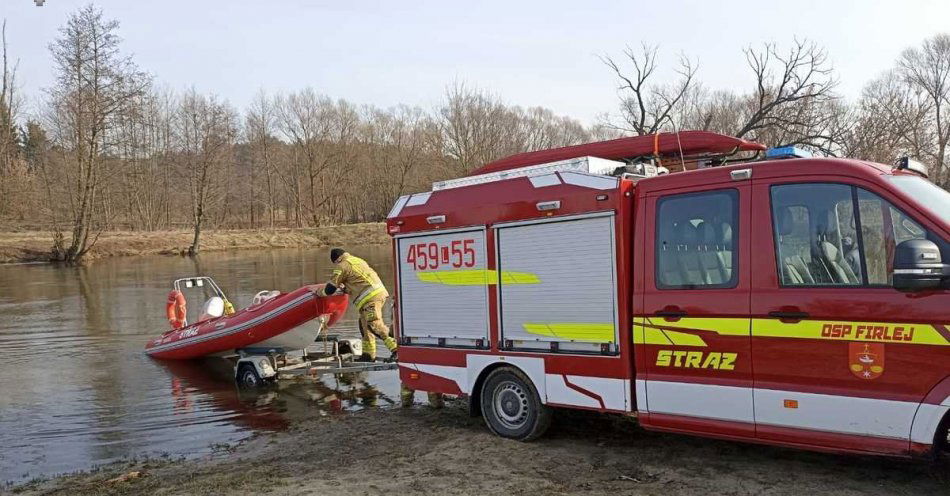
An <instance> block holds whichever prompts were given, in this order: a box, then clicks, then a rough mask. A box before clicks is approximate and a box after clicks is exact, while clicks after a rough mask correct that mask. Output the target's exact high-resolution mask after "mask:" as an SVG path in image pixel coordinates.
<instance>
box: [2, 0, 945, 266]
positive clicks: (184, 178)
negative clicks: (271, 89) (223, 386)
mask: <svg viewBox="0 0 950 496" xmlns="http://www.w3.org/2000/svg"><path fill="white" fill-rule="evenodd" d="M5 26H6V25H5V23H4V28H3V37H2V40H0V41H2V43H0V49H2V51H0V56H2V79H0V229H5V230H44V231H52V232H54V243H53V246H52V247H51V258H53V259H58V260H66V261H79V260H81V259H82V257H83V256H84V255H85V254H86V253H88V250H89V249H90V247H91V246H93V245H94V243H95V241H96V239H97V238H98V236H99V234H100V233H102V232H103V231H115V230H131V231H160V230H172V229H177V230H181V229H187V230H189V231H191V232H192V233H193V237H192V243H191V251H192V252H193V253H197V252H198V251H199V250H200V248H201V244H200V241H201V232H202V231H204V230H208V229H224V228H227V229H234V228H276V227H315V226H322V225H331V224H346V223H356V222H371V221H378V220H382V219H383V218H385V215H386V213H387V212H388V211H389V209H390V207H391V206H392V204H393V203H394V201H395V199H396V198H397V197H398V196H400V195H402V194H407V193H412V192H418V191H423V190H427V189H428V188H429V185H430V184H431V183H432V182H433V181H436V180H440V179H446V178H451V177H456V176H459V175H463V174H465V173H467V172H468V171H470V170H472V169H474V168H476V167H478V166H480V165H482V164H485V163H487V162H490V161H493V160H496V159H498V158H501V157H504V156H507V155H511V154H514V153H519V152H524V151H531V150H537V149H544V148H551V147H558V146H566V145H572V144H578V143H584V142H589V141H598V140H603V139H610V138H615V137H620V136H630V135H645V134H652V133H656V132H667V131H678V130H687V129H698V130H708V131H714V132H720V133H723V134H729V135H733V136H738V137H742V138H745V139H749V140H753V141H759V142H762V143H765V144H768V145H770V146H781V145H790V144H791V145H798V146H802V147H805V148H808V149H810V150H811V151H813V152H815V153H817V154H821V155H828V156H847V157H856V158H863V159H868V160H874V161H878V162H882V163H893V161H894V160H895V159H896V158H897V157H898V156H901V155H910V156H913V157H915V158H917V159H919V160H921V161H924V162H925V163H927V164H928V165H929V166H930V167H931V171H932V179H933V180H934V181H935V182H936V183H938V184H940V185H941V186H943V187H947V186H948V184H950V164H948V158H947V145H948V143H950V35H939V36H936V37H934V38H931V39H928V40H925V41H924V42H923V43H922V44H921V45H920V46H916V47H908V48H907V49H906V50H904V52H903V53H902V54H901V55H900V57H899V58H898V60H896V61H894V64H893V68H892V69H890V70H888V71H886V72H885V73H883V74H881V75H880V76H879V77H878V78H876V79H874V80H873V81H870V82H868V83H867V84H866V85H865V86H864V90H863V91H862V93H861V95H860V97H859V98H858V99H857V100H856V101H853V102H852V101H847V100H846V99H845V98H843V97H842V96H841V95H840V94H839V93H838V92H837V91H836V89H837V84H838V77H837V75H836V73H835V70H834V68H833V66H832V65H831V63H830V61H829V57H828V54H827V53H826V52H825V50H824V49H823V48H822V47H820V46H818V45H816V44H814V43H812V42H809V41H807V40H792V41H791V42H790V43H788V44H787V46H785V45H777V44H773V43H766V44H762V45H758V46H750V47H749V48H747V49H746V50H745V59H746V62H747V64H746V66H745V67H741V68H739V67H737V68H736V69H737V74H738V76H737V81H738V83H737V84H739V85H740V87H742V88H745V90H713V89H709V88H707V87H705V86H704V85H703V84H702V82H701V80H700V77H699V72H698V66H699V64H698V62H697V61H695V60H692V59H690V58H689V57H687V56H685V55H683V56H681V57H680V59H679V60H678V62H677V63H675V64H674V65H673V66H670V67H669V69H672V71H673V74H675V76H674V77H673V78H672V79H665V80H661V79H660V76H659V75H658V74H659V73H661V72H664V71H663V69H666V68H665V67H664V66H663V65H662V63H661V58H660V57H659V50H658V48H657V47H656V46H650V45H643V46H640V47H638V48H636V49H634V48H629V47H628V48H627V49H625V50H623V51H622V52H619V53H618V54H617V55H615V56H614V55H604V56H603V57H602V60H603V62H604V77H605V78H613V80H615V81H616V82H617V95H618V107H617V108H616V109H615V110H614V111H612V112H606V113H604V114H603V116H602V117H601V118H600V119H599V120H598V122H597V123H594V124H591V125H585V124H584V123H582V122H580V121H578V120H576V119H573V118H571V117H568V116H561V115H557V114H555V113H554V112H552V111H551V110H549V109H545V108H539V107H532V108H524V107H520V106H517V105H511V104H509V103H507V102H505V101H504V100H503V99H502V98H501V97H499V96H498V95H497V94H495V93H493V92H491V91H487V90H484V89H480V88H477V87H475V86H471V85H468V84H466V83H462V82H455V83H451V84H449V85H448V86H447V87H446V90H445V94H444V95H443V97H442V100H441V102H440V103H439V104H438V105H436V106H435V107H434V108H420V107H413V106H406V105H401V106H396V107H393V108H377V107H374V106H370V105H361V104H358V103H355V102H349V101H346V100H342V99H334V98H332V96H329V95H324V94H321V93H320V92H319V91H317V90H315V89H313V88H302V89H300V90H297V91H293V92H289V93H282V94H272V93H268V92H267V91H266V90H264V89H262V90H260V92H259V93H258V94H257V96H256V98H255V99H254V100H253V102H252V103H251V104H250V105H249V106H248V107H247V108H244V109H238V108H235V107H234V106H232V105H231V104H230V103H229V102H227V101H226V100H223V99H221V98H220V97H218V96H216V95H215V94H213V93H200V92H197V91H196V90H194V89H186V90H181V91H176V90H170V89H167V88H164V87H163V86H162V85H161V84H160V83H159V81H158V79H157V77H156V76H155V75H152V74H150V73H148V72H147V71H145V70H143V69H141V68H140V67H138V66H137V65H136V63H135V61H134V60H133V59H132V58H131V57H130V56H128V55H126V54H125V53H124V52H123V50H122V42H121V38H120V37H119V36H118V31H119V24H118V22H116V21H114V20H110V19H108V18H107V17H106V16H105V15H104V13H103V12H102V11H101V10H99V9H97V8H95V7H94V6H92V5H90V6H87V7H84V8H82V9H79V10H77V11H76V12H74V13H73V14H71V15H70V16H69V18H68V19H67V20H66V23H65V24H64V25H63V26H62V27H61V29H60V34H59V36H58V38H57V39H56V40H54V41H53V42H52V43H50V45H49V50H50V53H51V55H52V60H53V61H54V64H55V67H54V69H55V75H56V79H55V81H54V83H53V84H52V86H51V87H49V88H47V89H46V90H45V91H44V92H43V94H42V95H29V99H28V98H27V96H26V95H23V94H22V93H21V92H20V90H19V88H18V83H17V79H16V60H17V59H16V54H14V53H8V49H7V48H8V45H7V40H6V35H5V32H6V29H5ZM609 50H610V47H605V51H608V52H609ZM740 71H741V72H740ZM743 74H744V75H743ZM28 100H29V101H30V102H31V105H29V108H28V107H27V105H26V102H27V101H28ZM33 102H35V103H33Z"/></svg>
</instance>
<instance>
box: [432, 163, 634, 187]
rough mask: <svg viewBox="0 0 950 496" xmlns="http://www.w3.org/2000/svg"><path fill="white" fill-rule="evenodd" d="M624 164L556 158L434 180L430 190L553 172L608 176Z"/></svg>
mask: <svg viewBox="0 0 950 496" xmlns="http://www.w3.org/2000/svg"><path fill="white" fill-rule="evenodd" d="M625 165H626V164H625V163H623V162H618V161H616V160H607V159H603V158H597V157H577V158H571V159H567V160H558V161H557V162H548V163H545V164H536V165H529V166H525V167H518V168H514V169H507V170H503V171H498V172H489V173H486V174H478V175H475V176H466V177H460V178H458V179H448V180H446V181H436V182H434V183H432V191H441V190H445V189H452V188H461V187H463V186H472V185H475V184H485V183H491V182H495V181H503V180H505V179H514V178H516V177H533V176H542V175H545V174H551V173H554V172H585V173H588V174H597V175H605V176H608V175H611V174H612V173H613V172H614V171H615V170H617V168H618V167H624V166H625Z"/></svg>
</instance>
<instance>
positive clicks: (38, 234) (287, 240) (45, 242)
mask: <svg viewBox="0 0 950 496" xmlns="http://www.w3.org/2000/svg"><path fill="white" fill-rule="evenodd" d="M191 238H192V233H191V231H188V230H180V231H151V232H147V231H107V232H104V233H102V235H101V236H100V237H99V239H98V241H96V243H95V245H94V246H93V247H92V250H91V251H90V252H89V254H88V255H87V260H94V259H98V258H106V257H117V256H135V255H184V254H185V253H187V251H188V247H189V246H190V245H191ZM389 239H390V238H389V236H388V235H387V234H386V225H385V224H383V223H366V224H347V225H340V226H324V227H316V228H308V229H234V230H215V231H207V232H204V233H202V235H201V251H202V252H213V251H221V250H242V249H254V248H257V249H260V248H297V247H315V246H331V245H333V246H337V245H339V246H347V245H354V244H359V245H372V244H385V243H388V242H389ZM52 246H53V233H52V232H47V231H22V232H17V231H14V232H0V263H26V262H47V261H49V254H50V249H51V248H52Z"/></svg>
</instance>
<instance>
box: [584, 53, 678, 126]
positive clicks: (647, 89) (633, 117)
mask: <svg viewBox="0 0 950 496" xmlns="http://www.w3.org/2000/svg"><path fill="white" fill-rule="evenodd" d="M657 51H658V48H657V47H655V46H650V45H646V44H644V45H642V46H641V48H640V51H639V52H637V51H634V50H633V49H632V48H630V47H627V48H626V49H625V50H624V52H623V54H624V57H625V58H626V59H627V61H628V62H629V63H630V65H632V66H633V70H632V72H630V73H626V72H625V71H624V69H622V68H621V66H620V64H619V63H617V62H616V61H615V60H614V59H613V58H611V57H609V56H604V57H601V60H602V61H603V62H604V63H605V64H606V65H607V67H609V68H610V69H611V70H612V71H613V72H614V75H616V77H617V79H619V80H620V86H619V87H618V88H617V91H618V94H619V96H620V117H621V119H622V122H620V123H614V122H611V121H607V122H605V124H606V125H609V126H613V127H615V128H617V129H620V130H622V131H624V132H626V133H632V134H635V135H645V134H654V133H658V132H660V131H661V130H663V129H668V128H669V124H670V121H671V120H672V118H673V114H674V113H675V112H676V111H677V109H678V108H679V107H680V106H681V104H682V102H683V100H684V98H685V97H686V96H687V95H688V94H689V92H690V90H691V89H693V87H694V79H695V77H696V66H695V64H694V63H693V62H692V61H690V60H689V59H688V58H686V57H685V56H681V57H680V60H679V65H678V67H676V69H674V71H675V72H676V74H677V78H676V81H675V82H673V83H672V84H666V85H664V84H655V83H654V82H653V80H651V78H652V77H653V76H654V75H655V73H656V70H657Z"/></svg>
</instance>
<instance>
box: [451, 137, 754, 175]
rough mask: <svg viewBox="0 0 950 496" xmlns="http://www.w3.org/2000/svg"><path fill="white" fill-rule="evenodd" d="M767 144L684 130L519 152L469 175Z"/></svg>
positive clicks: (727, 150)
mask: <svg viewBox="0 0 950 496" xmlns="http://www.w3.org/2000/svg"><path fill="white" fill-rule="evenodd" d="M765 149H766V147H765V145H761V144H759V143H754V142H752V141H746V140H744V139H740V138H736V137H733V136H726V135H724V134H717V133H710V132H706V131H681V132H679V133H659V134H650V135H647V136H632V137H629V138H619V139H614V140H610V141H598V142H596V143H585V144H583V145H574V146H565V147H563V148H553V149H550V150H539V151H536V152H526V153H519V154H517V155H512V156H510V157H505V158H503V159H501V160H496V161H494V162H491V163H488V164H485V165H483V166H482V167H480V168H478V169H475V170H474V171H472V172H471V173H470V174H469V175H470V176H475V175H478V174H487V173H489V172H498V171H503V170H508V169H515V168H518V167H525V166H528V165H536V164H544V163H548V162H556V161H558V160H567V159H571V158H577V157H597V158H604V159H609V160H621V159H630V158H635V157H643V156H649V155H656V156H670V155H676V156H679V155H680V154H681V153H682V155H683V156H691V155H698V154H721V153H732V152H735V151H759V150H765Z"/></svg>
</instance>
